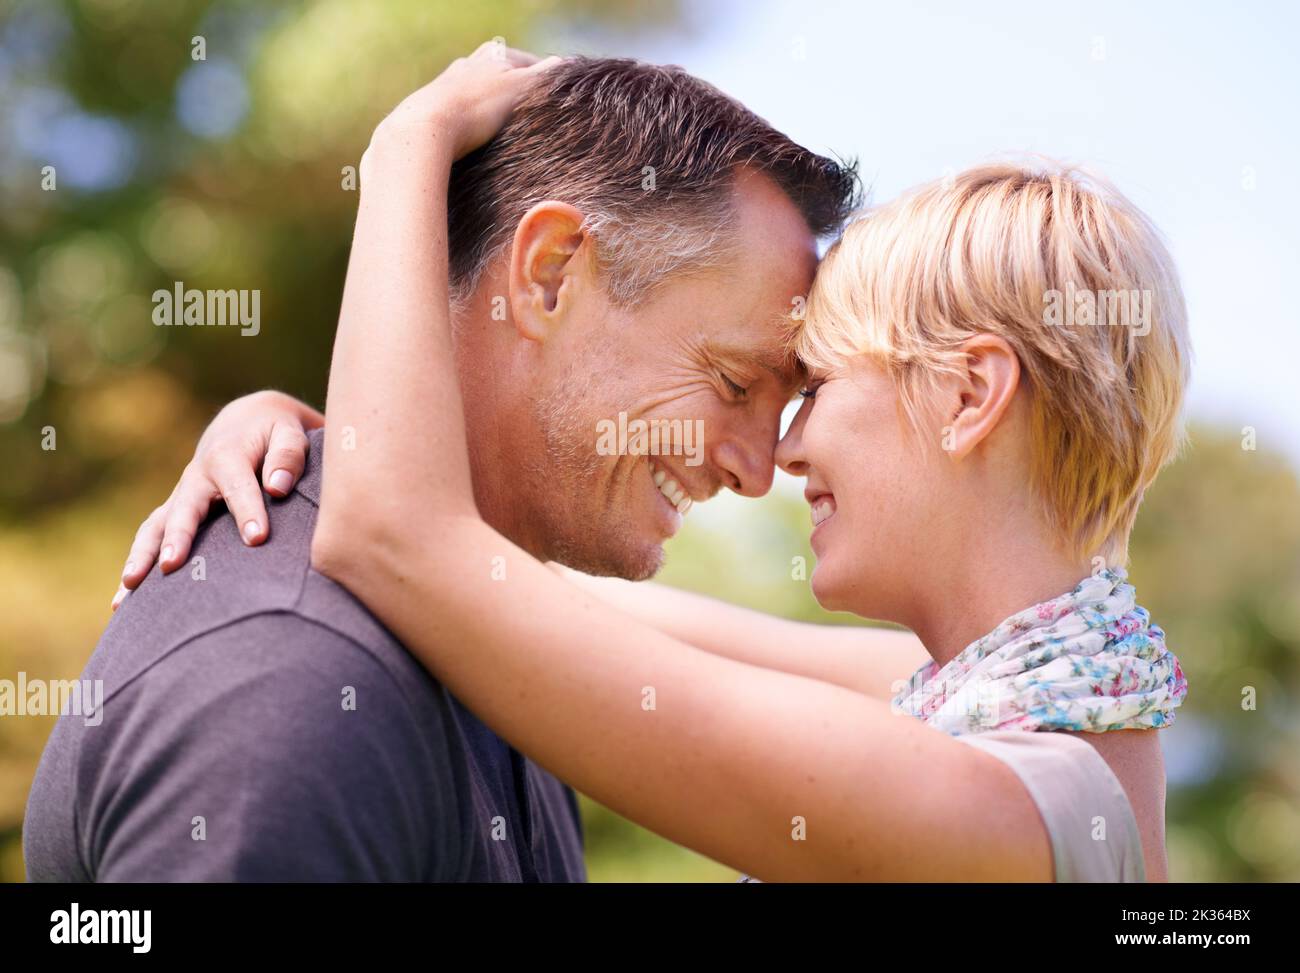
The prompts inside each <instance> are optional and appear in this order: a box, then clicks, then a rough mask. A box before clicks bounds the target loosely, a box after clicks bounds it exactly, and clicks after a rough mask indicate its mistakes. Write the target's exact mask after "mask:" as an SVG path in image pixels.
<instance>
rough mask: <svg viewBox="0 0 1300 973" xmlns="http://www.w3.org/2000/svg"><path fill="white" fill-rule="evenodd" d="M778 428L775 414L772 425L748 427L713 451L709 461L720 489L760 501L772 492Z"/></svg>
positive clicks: (737, 431)
mask: <svg viewBox="0 0 1300 973" xmlns="http://www.w3.org/2000/svg"><path fill="white" fill-rule="evenodd" d="M780 428H781V427H780V416H779V414H778V416H777V417H776V421H775V422H770V423H769V422H764V423H761V424H759V423H750V424H748V425H747V427H746V428H744V429H737V430H735V432H734V434H733V435H730V436H727V437H725V438H724V439H722V441H721V442H719V443H718V444H717V445H716V446H715V447H714V449H713V451H712V456H711V459H712V460H713V463H714V466H715V467H716V468H717V469H718V471H719V472H720V473H721V476H722V483H723V485H724V486H727V487H729V488H731V490H733V491H734V492H736V493H739V494H740V495H741V496H742V497H761V496H763V495H764V494H766V493H767V491H768V490H770V489H772V479H773V477H774V476H775V474H776V467H775V465H774V464H775V456H774V452H775V449H776V437H777V435H778V434H779V433H780Z"/></svg>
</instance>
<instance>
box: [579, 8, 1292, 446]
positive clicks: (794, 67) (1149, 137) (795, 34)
mask: <svg viewBox="0 0 1300 973" xmlns="http://www.w3.org/2000/svg"><path fill="white" fill-rule="evenodd" d="M682 9H683V18H682V20H681V22H679V23H677V24H673V25H664V26H662V27H660V28H657V29H651V30H641V31H638V32H637V33H635V34H627V35H604V36H596V35H569V36H564V37H557V42H562V43H568V44H570V45H571V48H570V49H572V46H577V47H578V48H579V49H584V50H590V51H592V52H599V53H621V54H625V55H629V56H635V57H640V58H644V59H647V60H652V61H659V62H665V63H676V64H680V65H681V66H683V67H684V68H686V69H687V70H689V71H691V72H692V73H693V74H696V75H698V76H700V77H702V78H704V79H706V80H708V81H710V82H712V83H713V84H715V85H717V86H718V87H719V88H721V89H722V90H724V91H726V92H728V93H729V94H731V95H734V96H735V97H737V98H739V99H740V100H741V101H743V102H744V103H745V104H746V105H748V106H749V107H750V108H751V109H753V110H754V111H756V112H757V113H758V114H759V115H762V116H763V117H764V118H766V119H767V120H768V121H769V122H771V123H772V124H773V125H775V126H776V127H777V128H779V129H781V130H782V131H785V132H786V133H787V134H789V135H790V136H792V137H793V138H794V139H796V140H797V141H799V142H801V143H803V144H804V145H807V146H808V147H810V148H812V149H815V150H817V151H821V152H835V153H838V154H840V155H843V156H856V157H857V159H858V160H859V164H860V171H861V173H862V176H863V179H864V182H865V183H866V184H867V185H868V186H869V187H870V188H871V190H872V198H873V199H874V200H876V201H879V202H883V201H885V200H888V199H890V198H892V197H894V196H896V195H897V194H898V193H900V192H901V191H903V190H905V189H907V188H909V187H911V186H914V185H917V184H918V183H921V182H925V181H928V180H930V179H933V178H938V177H941V176H943V175H945V174H946V173H949V172H955V171H957V170H960V169H962V168H965V167H967V166H969V165H973V164H976V163H979V162H982V161H986V160H989V159H993V158H997V157H999V156H1005V155H1007V154H1019V153H1025V152H1030V153H1041V154H1044V155H1048V156H1052V157H1054V158H1058V159H1062V160H1064V161H1068V162H1072V163H1076V164H1081V165H1085V166H1088V167H1091V168H1094V169H1096V170H1099V171H1100V172H1102V173H1103V174H1105V175H1106V176H1107V177H1109V178H1110V179H1111V180H1112V181H1113V182H1114V183H1116V184H1117V185H1118V187H1119V188H1120V190H1121V191H1122V192H1124V193H1125V194H1126V195H1127V196H1128V197H1129V198H1130V199H1132V200H1133V201H1134V202H1135V203H1136V204H1137V205H1138V206H1139V207H1141V208H1142V209H1143V210H1144V211H1145V212H1146V213H1147V214H1148V216H1150V217H1151V218H1152V220H1153V221H1154V222H1155V224H1156V225H1157V226H1158V227H1159V228H1160V229H1161V230H1162V232H1163V233H1164V234H1165V236H1166V238H1167V240H1168V241H1169V244H1170V248H1171V250H1172V252H1173V255H1174V259H1175V261H1176V262H1177V264H1178V267H1179V270H1180V273H1181V276H1182V282H1183V288H1184V291H1185V294H1186V297H1187V302H1188V310H1189V315H1190V326H1191V333H1192V345H1193V352H1194V355H1195V360H1194V363H1193V369H1192V384H1191V387H1190V389H1189V396H1188V411H1189V414H1190V416H1191V417H1193V418H1197V419H1202V420H1207V421H1210V422H1213V423H1215V424H1216V425H1220V426H1223V427H1225V428H1228V429H1231V430H1233V431H1234V432H1236V433H1240V431H1241V429H1242V427H1245V426H1251V427H1253V428H1254V429H1255V430H1256V435H1257V438H1258V445H1259V447H1260V448H1261V449H1264V448H1274V449H1277V450H1280V451H1282V452H1284V453H1286V454H1288V455H1289V456H1290V457H1291V458H1292V461H1293V462H1294V463H1295V465H1297V466H1300V376H1297V374H1296V370H1297V367H1298V366H1300V314H1298V313H1297V310H1296V305H1294V304H1292V303H1291V301H1290V299H1289V298H1288V297H1287V295H1288V294H1289V293H1290V290H1291V285H1292V283H1293V282H1294V281H1295V279H1296V278H1297V277H1298V276H1300V259H1298V258H1300V181H1298V180H1297V179H1296V174H1297V173H1300V124H1297V115H1300V111H1298V110H1297V102H1300V58H1297V56H1296V54H1295V51H1294V49H1293V46H1292V45H1293V44H1294V41H1295V38H1296V37H1297V36H1300V4H1296V3H1292V2H1290V0H1271V2H1260V0H1247V2H1238V3H1235V4H1233V5H1231V6H1230V7H1229V6H1228V5H1226V4H1214V5H1211V4H1202V3H1173V2H1144V3H1113V2H1090V3H1041V2H1038V3H1027V2H1026V3H1022V2H1009V0H981V2H979V3H968V2H956V0H937V2H926V3H900V2H876V0H859V2H843V3H833V2H817V0H799V2H789V0H786V2H779V0H752V2H741V0H696V2H690V0H685V2H683V4H682Z"/></svg>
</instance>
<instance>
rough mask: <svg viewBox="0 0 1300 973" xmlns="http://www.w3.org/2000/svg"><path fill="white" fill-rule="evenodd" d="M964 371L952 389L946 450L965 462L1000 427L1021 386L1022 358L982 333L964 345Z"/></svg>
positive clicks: (997, 339) (945, 434) (1002, 341)
mask: <svg viewBox="0 0 1300 973" xmlns="http://www.w3.org/2000/svg"><path fill="white" fill-rule="evenodd" d="M962 351H964V352H965V353H966V363H965V368H964V370H963V371H962V372H961V373H960V374H959V375H958V376H956V378H955V381H954V384H953V385H952V386H951V387H950V390H951V392H952V393H954V396H955V398H956V403H955V408H954V410H953V411H954V415H952V417H951V421H950V422H949V424H948V428H947V429H945V430H944V437H943V446H944V449H945V450H947V451H948V452H949V453H951V454H952V456H953V458H954V459H962V458H963V457H965V456H967V455H969V454H970V452H971V451H972V450H973V449H974V448H975V447H976V446H978V445H979V444H980V443H981V442H983V441H984V439H985V438H986V437H987V436H988V435H989V434H990V433H992V432H993V430H994V429H996V428H997V425H998V423H999V422H1001V421H1002V417H1003V416H1004V415H1005V414H1006V411H1007V409H1008V408H1009V407H1010V406H1011V402H1012V400H1013V399H1014V398H1015V396H1016V390H1017V389H1018V388H1019V387H1020V358H1019V357H1018V356H1017V355H1016V352H1015V349H1013V348H1012V347H1011V345H1010V344H1009V343H1008V342H1007V341H1006V339H1004V338H1000V337H998V336H997V335H992V334H980V335H976V336H975V337H973V338H969V339H967V340H966V341H965V342H964V343H963V344H962Z"/></svg>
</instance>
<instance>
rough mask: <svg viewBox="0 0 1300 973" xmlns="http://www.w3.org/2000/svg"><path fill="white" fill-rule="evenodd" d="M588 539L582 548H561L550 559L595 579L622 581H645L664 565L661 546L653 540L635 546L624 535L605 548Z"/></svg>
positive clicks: (576, 546)
mask: <svg viewBox="0 0 1300 973" xmlns="http://www.w3.org/2000/svg"><path fill="white" fill-rule="evenodd" d="M594 540H595V539H594V538H589V539H588V540H587V543H584V544H582V545H565V550H562V551H559V552H556V553H555V554H554V555H553V556H552V558H551V560H554V561H559V562H560V563H561V564H563V565H564V566H565V567H567V568H572V569H573V570H575V571H581V572H582V573H583V574H590V575H593V576H595V577H598V578H622V579H623V580H624V581H648V580H649V579H650V578H653V577H654V576H655V575H656V574H658V573H659V569H660V568H662V567H663V565H664V549H663V545H662V544H658V543H655V542H653V541H644V542H642V543H640V544H638V543H636V542H635V541H634V540H632V539H631V538H628V537H627V536H626V535H624V536H621V537H618V538H616V539H612V540H611V542H610V543H609V544H607V545H597V544H593V543H592V541H594Z"/></svg>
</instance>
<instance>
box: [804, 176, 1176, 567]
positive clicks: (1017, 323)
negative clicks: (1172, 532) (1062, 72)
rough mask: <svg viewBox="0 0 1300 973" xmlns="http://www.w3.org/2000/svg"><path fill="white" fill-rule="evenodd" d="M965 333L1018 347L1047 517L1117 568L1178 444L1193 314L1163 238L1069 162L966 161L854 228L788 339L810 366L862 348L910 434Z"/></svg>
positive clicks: (828, 262)
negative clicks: (883, 377)
mask: <svg viewBox="0 0 1300 973" xmlns="http://www.w3.org/2000/svg"><path fill="white" fill-rule="evenodd" d="M1088 295H1091V298H1089V297H1088ZM1099 299H1100V302H1101V310H1100V311H1099V310H1098V307H1097V305H1098V300H1099ZM1135 307H1136V310H1135ZM1090 309H1091V310H1090ZM1107 309H1108V310H1107ZM1117 312H1118V313H1117ZM1117 317H1119V318H1122V319H1123V320H1116V318H1117ZM1135 318H1136V321H1135V320H1134V319H1135ZM976 334H995V335H1000V336H1001V337H1002V338H1003V339H1005V340H1006V341H1007V342H1008V343H1009V344H1010V345H1011V347H1012V348H1013V349H1014V350H1015V352H1016V354H1017V356H1018V357H1019V359H1020V364H1021V375H1022V380H1024V379H1027V382H1023V384H1024V385H1025V386H1026V387H1027V389H1028V391H1029V393H1030V403H1031V405H1030V408H1031V414H1032V420H1031V436H1032V443H1031V454H1032V464H1033V465H1032V472H1031V477H1032V484H1033V486H1034V488H1035V489H1036V491H1037V492H1038V494H1039V496H1040V498H1041V500H1042V502H1043V507H1044V512H1045V514H1046V516H1047V520H1048V523H1049V525H1050V526H1051V527H1052V529H1053V530H1054V531H1055V532H1057V534H1058V535H1059V536H1060V537H1061V538H1062V540H1063V541H1064V543H1065V545H1066V548H1067V550H1069V551H1070V552H1071V553H1072V554H1075V555H1078V556H1080V557H1089V558H1091V557H1094V556H1097V555H1100V556H1102V557H1104V558H1105V559H1106V562H1107V564H1111V565H1119V564H1122V563H1123V562H1124V561H1125V560H1126V559H1127V547H1128V535H1129V532H1130V531H1131V530H1132V527H1133V521H1134V518H1135V517H1136V515H1137V508H1138V505H1139V504H1140V503H1141V500H1142V495H1143V492H1144V491H1145V490H1146V488H1147V487H1148V486H1149V485H1150V484H1151V482H1152V480H1154V479H1155V476H1156V474H1157V473H1158V472H1159V470H1160V469H1161V467H1163V466H1164V465H1165V464H1166V463H1168V462H1169V461H1170V460H1171V459H1172V458H1173V457H1174V456H1175V455H1176V454H1177V452H1178V449H1179V447H1180V446H1181V443H1182V439H1183V431H1182V423H1181V418H1180V412H1181V407H1182V400H1183V392H1184V388H1185V386H1186V383H1187V380H1188V371H1189V366H1190V357H1191V347H1190V342H1189V338H1188V333H1187V312H1186V308H1185V305H1184V302H1183V296H1182V291H1181V288H1180V287H1179V283H1178V276H1177V272H1176V271H1175V269H1174V266H1173V261H1172V259H1171V257H1170V255H1169V253H1168V251H1167V249H1166V248H1165V245H1164V243H1163V242H1162V240H1161V238H1160V234H1159V232H1158V231H1157V230H1156V229H1155V227H1154V226H1153V225H1152V224H1151V222H1150V221H1149V220H1148V219H1147V218H1146V217H1145V216H1144V215H1143V214H1142V213H1141V212H1140V211H1139V210H1138V209H1137V208H1136V207H1135V206H1134V205H1133V204H1132V203H1130V202H1129V201H1128V200H1127V199H1125V198H1124V197H1123V196H1122V195H1120V193H1119V192H1118V191H1117V190H1115V189H1114V188H1113V187H1112V186H1110V185H1109V184H1108V183H1106V182H1105V181H1103V180H1101V179H1099V178H1097V177H1095V176H1090V175H1087V174H1085V173H1083V172H1080V171H1078V170H1074V169H1069V168H1065V167H1062V166H1060V165H1057V164H1055V163H1051V164H1044V165H1042V166H1041V167H1038V166H1036V167H1033V168H1031V167H1028V166H1023V165H1015V164H994V165H984V166H979V167H976V168H974V169H969V170H967V171H965V172H963V173H961V174H959V175H958V176H956V177H955V178H951V179H945V180H940V181H936V182H933V183H930V184H928V185H925V186H922V187H920V188H918V189H916V190H914V191H912V192H910V193H908V194H906V195H905V196H903V197H902V198H900V199H898V200H895V201H894V202H891V203H889V204H888V205H886V206H883V207H880V208H878V209H874V210H871V211H868V212H867V213H866V214H864V215H863V216H861V217H860V218H858V219H856V220H855V221H854V222H852V223H851V224H850V225H849V227H848V228H847V229H846V230H845V233H844V235H843V237H842V238H841V239H840V240H839V241H838V242H837V243H836V244H835V245H834V246H833V247H832V248H831V249H830V251H829V252H828V254H827V256H826V258H825V260H824V261H823V262H822V266H821V269H820V271H819V273H818V275H817V280H816V283H815V284H814V286H813V290H812V293H811V294H810V296H809V301H808V307H807V315H806V321H805V322H804V325H803V326H802V328H801V329H800V331H799V332H798V334H797V335H796V336H795V338H794V350H795V352H796V354H798V356H799V357H800V359H801V360H802V361H803V363H804V364H805V365H806V366H807V367H809V368H812V369H818V370H825V369H830V368H834V367H837V366H838V365H840V364H842V363H844V362H845V361H846V360H847V359H848V358H850V357H852V356H855V355H863V354H865V355H869V356H871V357H872V358H874V359H875V360H877V361H878V362H880V363H881V364H882V365H884V366H885V367H886V369H887V370H888V371H890V372H891V373H892V375H893V377H894V379H895V382H896V385H897V387H898V390H899V394H900V399H901V401H902V404H903V407H904V410H905V412H906V414H907V416H908V417H909V418H910V420H911V421H912V423H913V424H914V426H915V427H916V429H917V430H918V432H919V431H920V430H921V428H922V416H923V415H924V414H925V413H926V403H927V390H930V391H932V390H933V388H934V386H935V385H936V384H937V379H938V378H939V377H940V376H941V375H942V374H943V373H945V372H956V371H958V370H959V369H960V368H961V366H962V364H963V353H962V351H961V347H960V346H961V344H962V342H963V341H965V340H966V339H968V338H970V337H972V336H974V335H976Z"/></svg>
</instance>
